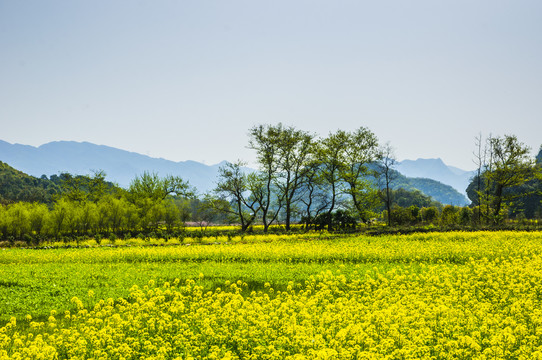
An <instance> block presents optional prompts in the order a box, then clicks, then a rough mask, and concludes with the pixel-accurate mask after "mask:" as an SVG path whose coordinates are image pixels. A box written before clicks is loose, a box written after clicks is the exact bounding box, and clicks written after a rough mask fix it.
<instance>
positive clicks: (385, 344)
mask: <svg viewBox="0 0 542 360" xmlns="http://www.w3.org/2000/svg"><path fill="white" fill-rule="evenodd" d="M153 242H155V244H154V245H159V246H145V245H150V244H152V243H153ZM187 242H188V240H187V239H185V240H184V242H180V241H178V240H175V239H172V240H169V241H168V242H164V241H163V240H162V241H154V240H148V241H147V242H145V241H144V240H141V239H134V240H133V241H130V240H127V241H117V242H116V243H115V245H118V246H104V243H102V244H101V246H97V244H93V243H92V242H89V243H87V244H86V245H89V246H88V247H80V248H57V249H15V248H10V249H2V250H0V317H1V320H2V326H3V327H1V328H0V359H96V360H97V359H542V235H541V234H540V233H538V232H470V233H467V232H448V233H428V234H413V235H393V236H378V237H367V236H362V235H355V236H354V235H351V236H349V235H341V236H338V235H330V234H319V233H308V234H303V235H260V236H244V237H242V238H241V237H232V238H227V237H224V238H221V237H217V238H214V237H213V238H210V239H203V240H201V243H192V244H191V245H190V246H188V245H187ZM206 243H208V244H206ZM93 245H95V246H93ZM106 245H107V244H106ZM123 245H126V246H123ZM127 245H130V246H127ZM162 245H163V246H162Z"/></svg>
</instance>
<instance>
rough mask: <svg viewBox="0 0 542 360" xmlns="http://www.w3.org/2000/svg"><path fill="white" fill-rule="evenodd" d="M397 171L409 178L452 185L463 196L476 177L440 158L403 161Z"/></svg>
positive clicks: (471, 172) (472, 172) (398, 165)
mask: <svg viewBox="0 0 542 360" xmlns="http://www.w3.org/2000/svg"><path fill="white" fill-rule="evenodd" d="M396 170H397V171H399V172H400V173H401V174H403V175H405V176H407V177H411V178H428V179H433V180H436V181H439V182H441V183H443V184H446V185H450V186H451V187H453V188H454V189H455V190H457V191H458V192H460V193H461V194H463V195H466V189H467V186H468V185H469V183H470V179H471V178H472V177H473V175H474V171H466V170H462V169H459V168H456V167H454V166H449V165H446V164H445V163H444V162H443V161H442V160H441V159H440V158H436V159H417V160H403V161H400V162H398V163H397V166H396Z"/></svg>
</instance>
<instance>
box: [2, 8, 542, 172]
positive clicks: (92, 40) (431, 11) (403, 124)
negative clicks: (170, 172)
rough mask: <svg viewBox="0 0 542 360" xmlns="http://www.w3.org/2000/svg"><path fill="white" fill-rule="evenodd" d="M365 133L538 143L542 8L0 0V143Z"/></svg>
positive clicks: (231, 155) (241, 149)
mask: <svg viewBox="0 0 542 360" xmlns="http://www.w3.org/2000/svg"><path fill="white" fill-rule="evenodd" d="M277 122H282V123H284V124H287V125H294V126H296V127H298V128H300V129H305V130H310V131H313V132H315V133H318V134H320V135H326V134H327V133H328V132H330V131H334V130H336V129H338V128H341V129H345V130H353V129H355V128H357V127H359V126H366V127H368V128H370V129H371V130H372V131H373V132H375V134H376V135H377V136H378V137H379V139H381V141H382V142H386V141H389V142H390V143H391V144H392V145H393V146H394V147H395V148H396V153H397V157H398V158H399V159H416V158H418V157H422V158H434V157H440V158H442V159H443V160H444V161H445V162H446V163H447V164H450V165H454V166H458V167H461V168H464V169H469V168H472V167H473V165H472V160H471V159H472V151H473V149H474V137H475V136H476V135H477V134H478V133H479V132H482V133H483V134H484V135H487V134H489V133H493V134H494V135H502V134H505V133H506V134H508V133H510V134H516V135H517V136H518V138H519V139H520V140H521V141H523V142H525V143H526V144H528V145H530V146H531V147H533V152H534V151H537V150H538V148H539V146H540V144H542V1H539V0H536V1H534V0H533V1H522V0H514V1H513V0H510V1H499V0H492V1H475V0H468V1H466V0H465V1H460V0H454V1H451V0H450V1H448V0H446V1H445V0H442V1H438V0H427V1H416V0H414V1H370V2H369V1H319V0H311V1H295V0H288V1H277V0H274V1H255V0H250V1H249V0H247V1H227V0H220V1H218V0H216V1H213V0H194V1H161V0H154V1H133V0H131V1H114V0H93V1H82V0H64V1H53V0H47V1H43V0H34V1H31V0H28V1H13V0H0V124H1V130H0V139H1V140H5V141H8V142H11V143H21V144H29V145H34V146H37V145H41V144H43V143H46V142H49V141H54V140H75V141H89V142H93V143H97V144H104V145H109V146H114V147H119V148H122V149H126V150H130V151H136V152H140V153H143V154H147V155H151V156H154V157H163V158H166V159H170V160H175V161H180V160H196V161H204V162H205V163H207V164H213V163H218V162H220V161H221V160H230V161H234V160H236V159H238V158H242V159H245V160H249V161H250V160H252V159H253V157H254V156H253V153H252V151H250V150H248V149H246V145H247V132H248V129H249V128H250V127H251V126H253V125H256V124H260V123H273V124H274V123H277Z"/></svg>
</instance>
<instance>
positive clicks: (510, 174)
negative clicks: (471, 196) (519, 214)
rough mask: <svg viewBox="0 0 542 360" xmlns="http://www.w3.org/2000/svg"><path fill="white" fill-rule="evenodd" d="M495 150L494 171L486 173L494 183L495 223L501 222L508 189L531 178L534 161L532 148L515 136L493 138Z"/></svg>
mask: <svg viewBox="0 0 542 360" xmlns="http://www.w3.org/2000/svg"><path fill="white" fill-rule="evenodd" d="M490 141H491V147H492V149H493V170H492V171H491V172H488V173H486V176H487V178H488V179H489V180H490V181H491V182H492V183H494V186H495V194H494V196H495V197H494V201H493V206H494V214H495V221H500V212H501V208H502V205H503V201H507V200H509V199H508V198H507V197H506V196H505V192H504V191H505V190H506V189H507V188H510V187H513V186H518V185H522V184H524V183H525V182H527V181H528V180H529V178H531V177H532V176H533V175H534V173H533V168H534V160H533V159H532V158H531V157H530V155H529V152H530V148H529V147H528V146H526V145H525V144H523V143H521V142H519V141H518V139H517V137H516V136H515V135H504V136H503V137H494V138H491V140H490Z"/></svg>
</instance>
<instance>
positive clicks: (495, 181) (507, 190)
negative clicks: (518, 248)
mask: <svg viewBox="0 0 542 360" xmlns="http://www.w3.org/2000/svg"><path fill="white" fill-rule="evenodd" d="M530 151H531V149H530V148H529V147H528V146H526V145H525V144H523V143H521V142H520V141H518V139H517V137H516V136H514V135H504V136H502V137H494V136H489V137H488V138H487V139H485V140H484V139H483V138H482V136H481V135H480V136H478V137H477V138H476V151H475V153H474V155H475V163H476V165H477V172H476V175H475V176H474V178H473V180H472V182H471V183H470V184H469V186H468V188H467V195H468V196H469V199H470V200H471V201H472V205H471V207H472V208H473V209H474V211H475V213H476V221H477V223H479V224H501V223H503V221H504V220H505V219H507V218H510V217H519V218H530V219H532V218H541V217H542V216H541V215H542V206H541V205H542V203H541V201H542V148H541V149H540V152H539V153H538V156H537V157H536V158H533V157H531V156H530Z"/></svg>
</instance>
